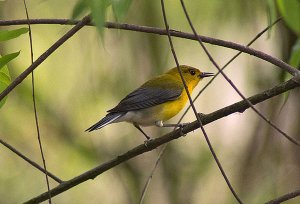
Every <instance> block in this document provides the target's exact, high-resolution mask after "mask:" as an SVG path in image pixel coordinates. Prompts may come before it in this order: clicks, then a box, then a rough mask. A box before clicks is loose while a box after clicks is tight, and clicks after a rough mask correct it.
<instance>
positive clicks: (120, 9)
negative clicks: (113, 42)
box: [112, 0, 132, 21]
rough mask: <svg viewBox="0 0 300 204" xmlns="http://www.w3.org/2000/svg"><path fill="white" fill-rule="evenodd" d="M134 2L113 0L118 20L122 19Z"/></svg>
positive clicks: (113, 7) (130, 0)
mask: <svg viewBox="0 0 300 204" xmlns="http://www.w3.org/2000/svg"><path fill="white" fill-rule="evenodd" d="M131 3H132V0H112V9H113V12H114V15H115V17H116V19H117V21H120V20H122V19H123V18H124V17H125V15H126V14H127V11H128V9H129V7H130V5H131Z"/></svg>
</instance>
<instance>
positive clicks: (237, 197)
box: [161, 0, 243, 203]
mask: <svg viewBox="0 0 300 204" xmlns="http://www.w3.org/2000/svg"><path fill="white" fill-rule="evenodd" d="M161 7H162V13H163V17H164V22H165V27H166V30H167V33H168V38H169V42H170V46H171V50H172V53H173V56H174V59H175V62H176V65H177V69H178V71H180V76H181V79H182V81H183V82H184V85H185V90H186V92H187V94H188V97H189V101H190V105H191V107H192V109H193V111H194V113H195V115H196V118H197V121H198V123H199V126H200V128H201V130H202V132H203V135H204V137H205V140H206V143H207V145H208V147H209V150H210V152H211V154H212V155H213V158H214V160H215V161H216V163H217V166H218V168H219V170H220V171H221V174H222V176H223V178H224V179H225V182H226V184H227V185H228V187H229V189H230V191H231V192H232V194H233V196H234V197H235V198H236V200H237V201H238V202H239V203H243V202H242V201H241V199H240V198H239V196H238V195H237V193H236V192H235V190H234V188H233V186H232V184H231V183H230V181H229V179H228V177H227V175H226V173H225V171H224V169H223V167H222V164H221V162H220V161H219V159H218V157H217V154H216V153H215V150H214V148H213V146H212V145H211V143H210V140H209V138H208V135H207V133H206V131H205V129H204V127H203V125H202V122H201V120H200V116H199V115H198V114H197V111H196V108H195V106H194V104H193V101H192V98H191V96H190V94H189V93H188V88H187V86H186V84H185V81H184V79H183V76H182V73H181V70H180V68H179V63H178V60H177V57H176V54H175V50H174V48H173V43H172V40H171V36H170V31H169V25H168V22H167V17H166V12H165V8H164V0H161Z"/></svg>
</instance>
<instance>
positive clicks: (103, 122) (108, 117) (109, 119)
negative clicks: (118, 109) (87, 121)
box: [85, 113, 125, 132]
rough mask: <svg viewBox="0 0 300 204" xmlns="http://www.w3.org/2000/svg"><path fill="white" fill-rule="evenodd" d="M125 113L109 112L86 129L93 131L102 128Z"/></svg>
mask: <svg viewBox="0 0 300 204" xmlns="http://www.w3.org/2000/svg"><path fill="white" fill-rule="evenodd" d="M124 114H125V113H109V114H107V115H106V116H105V117H104V118H102V119H101V120H100V121H99V122H97V123H96V124H94V125H92V126H91V127H89V128H88V129H86V130H85V131H88V132H91V131H94V130H97V129H100V128H103V127H104V126H106V125H108V124H110V123H112V122H114V121H115V120H117V119H118V118H120V117H122V116H123V115H124Z"/></svg>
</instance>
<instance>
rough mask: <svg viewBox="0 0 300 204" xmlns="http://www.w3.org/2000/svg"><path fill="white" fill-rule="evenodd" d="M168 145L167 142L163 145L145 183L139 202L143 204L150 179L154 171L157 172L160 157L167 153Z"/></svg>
mask: <svg viewBox="0 0 300 204" xmlns="http://www.w3.org/2000/svg"><path fill="white" fill-rule="evenodd" d="M167 145H168V143H167V144H165V145H164V146H163V147H162V149H161V150H160V152H159V154H158V156H157V159H156V162H155V164H154V167H153V169H152V170H151V172H150V176H149V177H148V179H147V182H146V184H145V185H144V188H143V191H142V194H141V197H140V201H139V204H142V203H143V201H144V198H145V196H146V192H147V190H148V187H149V184H150V181H151V179H152V177H153V175H154V172H155V170H156V168H157V166H158V164H159V162H160V159H161V158H162V155H163V154H164V153H165V149H166V148H167Z"/></svg>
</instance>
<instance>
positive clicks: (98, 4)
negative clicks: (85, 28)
mask: <svg viewBox="0 0 300 204" xmlns="http://www.w3.org/2000/svg"><path fill="white" fill-rule="evenodd" d="M131 2H132V0H78V1H77V3H76V5H75V6H74V8H73V12H72V18H73V19H74V18H77V17H79V16H81V15H82V14H84V13H90V14H91V17H92V19H93V22H94V24H95V25H96V27H97V28H98V31H99V32H100V34H101V35H102V36H103V30H104V27H103V25H104V23H105V20H106V13H107V9H108V8H109V7H110V6H111V7H112V11H113V14H114V16H115V18H116V20H117V21H120V20H121V19H123V18H124V16H125V15H126V13H127V11H128V9H129V7H130V4H131Z"/></svg>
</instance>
